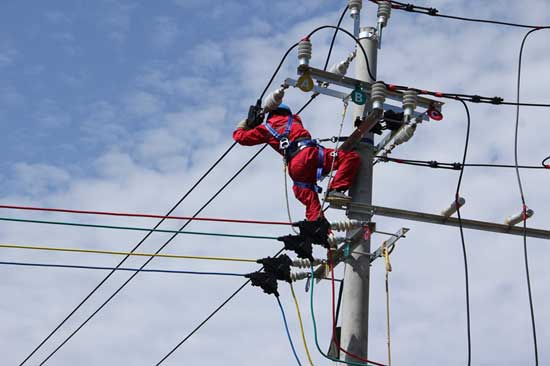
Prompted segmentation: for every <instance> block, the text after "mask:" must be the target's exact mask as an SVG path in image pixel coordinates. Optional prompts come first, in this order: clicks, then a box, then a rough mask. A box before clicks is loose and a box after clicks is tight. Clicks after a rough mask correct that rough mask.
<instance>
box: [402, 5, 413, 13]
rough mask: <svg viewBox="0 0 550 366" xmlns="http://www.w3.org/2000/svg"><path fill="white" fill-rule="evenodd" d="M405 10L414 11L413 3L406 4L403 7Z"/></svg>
mask: <svg viewBox="0 0 550 366" xmlns="http://www.w3.org/2000/svg"><path fill="white" fill-rule="evenodd" d="M403 9H404V10H406V11H414V5H413V4H406V5H405V7H404V8H403Z"/></svg>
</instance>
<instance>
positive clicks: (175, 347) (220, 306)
mask: <svg viewBox="0 0 550 366" xmlns="http://www.w3.org/2000/svg"><path fill="white" fill-rule="evenodd" d="M283 250H284V248H283V249H280V250H279V251H278V252H277V253H275V255H274V256H273V257H276V256H278V255H279V254H281V253H282V252H283ZM262 269H263V266H262V268H261V269H260V270H262ZM250 281H251V280H250V279H249V280H247V281H246V282H245V283H243V284H242V285H241V286H240V287H239V288H238V289H237V290H235V291H234V292H233V293H232V294H231V295H230V296H229V297H228V298H227V299H226V300H224V301H223V302H222V303H221V304H220V305H219V306H218V307H217V308H216V309H214V311H213V312H211V313H210V314H209V315H208V316H207V317H206V319H204V320H203V321H202V322H200V323H199V325H197V326H196V327H195V328H194V329H193V330H192V331H191V332H190V333H189V334H187V335H186V336H185V338H183V339H182V340H181V341H180V342H179V343H178V344H176V345H175V346H174V347H173V348H172V349H171V350H170V351H169V352H168V353H167V354H166V355H165V356H164V357H163V358H162V359H161V360H160V361H159V362H157V363H156V364H155V366H159V365H161V364H162V363H163V362H164V361H166V359H168V357H170V356H171V355H172V354H173V353H174V352H176V350H177V349H178V348H179V347H181V345H182V344H184V343H185V342H187V340H188V339H189V338H191V336H193V334H195V333H196V332H197V331H198V330H199V329H200V328H202V326H203V325H204V324H206V323H207V322H208V321H209V320H210V319H211V318H212V317H213V316H214V315H216V313H217V312H218V311H220V310H221V309H222V308H223V307H224V306H225V305H227V303H229V301H231V299H233V298H234V297H235V296H237V294H238V293H239V292H241V291H242V290H243V288H245V287H246V285H248V284H249V283H250Z"/></svg>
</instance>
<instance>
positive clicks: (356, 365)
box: [309, 266, 370, 366]
mask: <svg viewBox="0 0 550 366" xmlns="http://www.w3.org/2000/svg"><path fill="white" fill-rule="evenodd" d="M311 278H312V279H314V278H315V267H313V266H311ZM314 288H315V280H312V281H311V288H310V293H309V310H310V312H311V321H312V323H313V336H314V339H315V346H316V347H317V351H319V353H320V354H321V355H322V356H323V357H324V358H326V359H328V360H331V361H334V362H338V363H345V364H347V365H351V366H370V364H367V363H363V362H353V361H343V360H339V359H337V358H334V357H331V356H329V355H327V354H326V353H324V352H323V350H322V349H321V346H319V339H318V337H317V321H316V320H315V311H314V310H313V291H314Z"/></svg>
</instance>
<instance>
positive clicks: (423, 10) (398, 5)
mask: <svg viewBox="0 0 550 366" xmlns="http://www.w3.org/2000/svg"><path fill="white" fill-rule="evenodd" d="M370 1H371V2H372V3H375V4H378V1H379V0H370ZM390 3H391V4H392V8H393V9H396V10H404V11H408V12H410V13H417V14H424V15H430V16H434V17H439V18H447V19H454V20H461V21H464V22H474V23H486V24H495V25H505V26H509V27H516V28H527V29H535V30H536V29H540V28H546V27H547V26H539V25H529V24H520V23H512V22H503V21H499V20H490V19H479V18H469V17H460V16H456V15H447V14H441V13H439V10H437V9H436V8H428V7H424V6H418V5H414V4H405V3H402V2H399V1H390Z"/></svg>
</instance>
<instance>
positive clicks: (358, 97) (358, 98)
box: [351, 85, 367, 105]
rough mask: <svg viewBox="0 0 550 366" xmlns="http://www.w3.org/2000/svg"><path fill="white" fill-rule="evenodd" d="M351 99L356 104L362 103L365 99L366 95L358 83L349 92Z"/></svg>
mask: <svg viewBox="0 0 550 366" xmlns="http://www.w3.org/2000/svg"><path fill="white" fill-rule="evenodd" d="M351 100H352V102H353V103H355V104H358V105H363V104H365V102H366V101H367V96H366V94H365V92H364V91H363V90H362V89H361V87H360V86H359V85H357V86H356V87H355V89H353V91H352V92H351Z"/></svg>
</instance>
